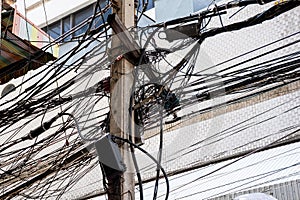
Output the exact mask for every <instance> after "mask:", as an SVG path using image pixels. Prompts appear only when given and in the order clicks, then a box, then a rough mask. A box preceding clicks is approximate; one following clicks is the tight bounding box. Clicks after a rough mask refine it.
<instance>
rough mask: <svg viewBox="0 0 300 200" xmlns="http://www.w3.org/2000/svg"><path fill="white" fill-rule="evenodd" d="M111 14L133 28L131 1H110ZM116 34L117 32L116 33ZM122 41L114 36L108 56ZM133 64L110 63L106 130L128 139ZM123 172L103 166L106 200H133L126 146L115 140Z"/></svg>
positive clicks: (113, 54) (115, 53)
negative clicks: (123, 168) (107, 128)
mask: <svg viewBox="0 0 300 200" xmlns="http://www.w3.org/2000/svg"><path fill="white" fill-rule="evenodd" d="M112 3H113V4H114V8H113V13H114V14H115V15H117V17H118V18H119V19H120V21H121V22H122V24H123V25H124V26H125V27H126V28H129V27H133V26H134V23H135V17H134V16H135V5H134V0H114V1H112ZM116 34H117V33H116ZM122 45H123V43H122V41H121V40H120V39H119V38H118V37H117V36H115V37H114V38H113V40H112V47H111V50H110V55H111V57H112V59H115V58H116V57H118V56H120V55H122V53H123V52H122V48H121V47H122ZM133 69H134V66H133V65H132V64H130V62H129V61H127V60H126V59H125V58H122V59H117V60H116V61H115V62H113V64H112V66H111V71H110V74H111V82H110V85H111V86H110V90H111V99H110V133H111V134H112V135H115V136H118V137H121V138H125V139H131V133H130V132H131V130H134V129H133V128H131V127H132V126H133V121H132V119H133V118H131V117H130V113H129V106H130V96H131V91H132V86H133V81H134V76H133ZM119 146H120V151H121V155H122V158H123V162H124V164H125V165H126V171H125V172H123V173H122V172H119V171H116V170H113V169H110V168H107V167H106V168H105V174H106V177H107V180H108V183H107V190H108V191H107V192H108V199H109V200H134V199H135V197H134V188H135V179H134V178H135V173H134V167H133V162H132V159H131V153H130V146H129V145H128V144H126V143H121V142H119Z"/></svg>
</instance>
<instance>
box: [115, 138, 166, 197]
mask: <svg viewBox="0 0 300 200" xmlns="http://www.w3.org/2000/svg"><path fill="white" fill-rule="evenodd" d="M112 139H117V140H121V141H124V142H126V143H128V144H130V145H132V146H134V147H135V148H137V149H138V150H140V151H141V152H143V153H144V154H146V155H147V156H148V157H149V158H150V159H151V160H152V161H153V162H155V163H156V164H157V165H158V166H159V169H160V170H161V172H162V173H163V175H164V178H165V180H166V187H167V188H166V190H167V191H166V197H165V200H167V199H168V198H169V191H170V186H169V180H168V175H167V173H166V172H165V170H164V168H163V167H162V166H161V165H160V164H159V162H158V161H157V160H156V159H155V158H154V157H153V156H152V155H151V154H149V153H148V152H147V151H146V150H144V149H143V148H141V147H139V146H138V145H136V144H134V143H133V142H131V141H130V140H128V139H124V138H121V137H118V136H114V135H112Z"/></svg>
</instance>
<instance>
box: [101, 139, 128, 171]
mask: <svg viewBox="0 0 300 200" xmlns="http://www.w3.org/2000/svg"><path fill="white" fill-rule="evenodd" d="M95 147H96V150H97V154H98V157H99V162H101V163H102V164H104V165H106V166H108V167H110V168H112V169H115V170H118V171H121V172H124V171H126V166H125V164H124V162H123V159H122V156H121V152H120V149H119V147H118V145H117V144H116V143H115V142H114V141H112V139H111V136H110V135H107V136H106V137H103V138H102V139H101V140H99V141H97V142H95Z"/></svg>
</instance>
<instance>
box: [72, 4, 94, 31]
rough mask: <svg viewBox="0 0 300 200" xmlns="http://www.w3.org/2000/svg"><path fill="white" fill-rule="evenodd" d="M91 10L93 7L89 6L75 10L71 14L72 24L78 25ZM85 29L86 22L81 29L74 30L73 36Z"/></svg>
mask: <svg viewBox="0 0 300 200" xmlns="http://www.w3.org/2000/svg"><path fill="white" fill-rule="evenodd" d="M93 11H94V7H93V6H89V7H87V8H84V9H83V10H80V11H78V12H76V13H75V14H74V15H73V17H74V25H78V24H80V23H82V22H83V21H84V20H85V19H87V18H88V17H90V16H92V15H93ZM87 29H88V24H85V25H84V26H83V27H82V28H81V29H79V30H78V31H76V32H75V33H74V36H78V35H82V34H83V33H85V32H86V30H87Z"/></svg>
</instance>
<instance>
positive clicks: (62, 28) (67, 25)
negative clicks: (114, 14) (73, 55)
mask: <svg viewBox="0 0 300 200" xmlns="http://www.w3.org/2000/svg"><path fill="white" fill-rule="evenodd" d="M105 5H106V2H105V1H103V2H102V3H101V5H100V6H101V8H103V7H104V6H105ZM95 6H96V4H95V3H94V4H92V5H89V6H87V7H85V8H83V9H81V10H79V11H77V12H74V13H72V14H71V15H69V16H67V17H65V18H63V19H60V20H58V21H56V22H54V23H52V24H50V25H49V26H48V30H47V27H44V28H42V29H43V30H44V31H45V32H47V33H48V34H49V35H50V36H51V37H52V38H53V39H57V38H58V37H59V36H61V35H63V34H65V33H67V32H68V31H70V30H71V29H72V28H73V27H75V26H77V25H79V24H80V23H82V22H83V21H84V20H86V19H87V18H89V17H90V16H92V15H93V14H94V9H95ZM98 11H99V9H98ZM110 13H111V10H109V11H108V12H106V13H105V14H104V19H105V20H106V19H107V16H108V15H109V14H110ZM101 24H103V20H102V17H101V16H99V17H97V18H95V19H94V23H93V26H92V29H94V28H97V27H99V26H100V25H101ZM88 26H89V25H88V24H85V25H83V26H82V27H81V28H80V29H78V30H77V31H76V32H74V33H73V34H72V35H69V36H67V37H66V38H64V40H63V42H66V41H70V40H71V39H72V37H78V36H80V35H82V34H84V33H85V32H86V30H87V29H88Z"/></svg>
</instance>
